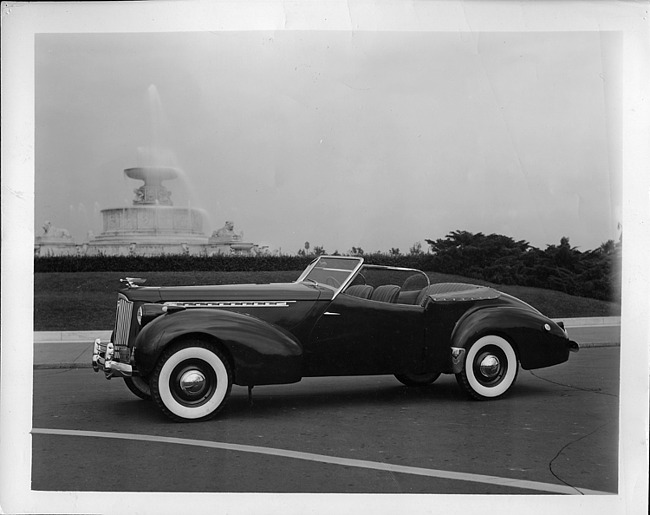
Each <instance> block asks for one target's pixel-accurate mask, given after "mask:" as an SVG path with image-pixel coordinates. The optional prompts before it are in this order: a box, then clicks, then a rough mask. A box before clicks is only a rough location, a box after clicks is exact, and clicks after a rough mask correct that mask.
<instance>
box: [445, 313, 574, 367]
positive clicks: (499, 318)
mask: <svg viewBox="0 0 650 515" xmlns="http://www.w3.org/2000/svg"><path fill="white" fill-rule="evenodd" d="M547 327H548V328H550V329H547ZM487 334H496V335H499V336H502V337H503V338H505V339H506V340H508V341H509V342H510V343H511V344H512V345H513V346H514V348H515V352H516V353H517V357H518V358H519V361H520V363H521V367H522V368H523V369H526V370H530V369H534V368H543V367H548V366H551V365H557V364H558V363H563V362H565V361H567V360H568V359H569V350H570V347H571V344H572V342H571V341H570V340H569V338H568V336H567V335H566V333H565V332H564V331H563V330H562V328H561V327H560V326H559V325H557V324H556V323H555V322H553V321H552V320H550V319H549V318H547V317H545V316H544V315H542V314H540V313H538V312H536V311H533V310H529V309H525V308H519V307H509V306H495V307H491V308H482V309H478V310H476V311H472V312H470V313H468V314H467V315H466V316H464V317H463V318H461V319H460V320H459V321H458V323H457V324H456V327H455V328H454V330H453V332H452V337H451V346H452V347H456V348H462V349H468V348H469V347H470V346H471V344H472V343H474V342H475V341H476V340H477V339H479V338H480V337H482V336H485V335H487Z"/></svg>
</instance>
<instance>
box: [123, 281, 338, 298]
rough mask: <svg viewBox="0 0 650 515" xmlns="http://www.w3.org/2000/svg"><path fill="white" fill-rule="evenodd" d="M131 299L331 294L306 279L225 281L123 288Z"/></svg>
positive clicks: (283, 296) (278, 296)
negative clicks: (206, 283)
mask: <svg viewBox="0 0 650 515" xmlns="http://www.w3.org/2000/svg"><path fill="white" fill-rule="evenodd" d="M123 293H124V294H125V295H126V296H127V297H129V298H130V299H131V300H142V301H145V302H161V301H162V302H174V301H208V300H222V301H226V300H227V301H245V300H246V301H251V300H296V301H315V300H318V298H319V297H320V296H321V295H327V292H326V291H325V290H324V289H321V288H318V287H316V286H315V285H312V284H305V283H277V284H223V285H213V286H160V287H157V286H140V287H135V288H131V289H128V290H123Z"/></svg>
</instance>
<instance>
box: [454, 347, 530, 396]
mask: <svg viewBox="0 0 650 515" xmlns="http://www.w3.org/2000/svg"><path fill="white" fill-rule="evenodd" d="M518 371H519V361H518V359H517V354H516V352H515V350H514V348H513V347H512V345H511V344H510V343H509V342H508V341H507V340H506V339H504V338H502V337H500V336H496V335H487V336H483V337H482V338H479V339H478V340H476V341H475V342H474V343H473V344H472V345H471V347H470V348H469V349H468V350H467V353H466V355H465V366H464V367H463V370H462V371H461V372H460V373H459V374H456V380H457V381H458V384H459V385H460V386H461V387H462V388H463V390H464V391H465V392H467V393H468V394H469V395H470V396H471V397H473V398H475V399H479V400H488V399H497V398H499V397H501V396H503V395H505V394H506V393H507V392H508V390H510V388H511V387H512V385H513V384H514V383H515V380H516V379H517V373H518Z"/></svg>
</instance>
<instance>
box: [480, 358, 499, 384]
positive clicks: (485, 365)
mask: <svg viewBox="0 0 650 515" xmlns="http://www.w3.org/2000/svg"><path fill="white" fill-rule="evenodd" d="M500 368H501V362H500V361H499V358H497V357H496V356H495V355H494V354H488V355H487V356H485V357H484V358H483V359H482V360H481V364H480V365H479V369H480V370H481V374H482V375H483V377H486V378H487V379H493V378H494V377H496V376H497V375H498V374H499V370H500Z"/></svg>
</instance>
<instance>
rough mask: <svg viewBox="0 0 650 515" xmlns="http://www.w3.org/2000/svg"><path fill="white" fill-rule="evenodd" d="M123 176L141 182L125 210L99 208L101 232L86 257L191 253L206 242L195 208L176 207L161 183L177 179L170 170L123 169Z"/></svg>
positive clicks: (172, 170)
mask: <svg viewBox="0 0 650 515" xmlns="http://www.w3.org/2000/svg"><path fill="white" fill-rule="evenodd" d="M124 173H125V174H126V176H127V177H129V178H131V179H136V180H141V181H143V182H144V184H143V185H142V186H140V187H139V188H136V189H134V190H133V192H134V193H135V199H134V200H133V205H132V206H129V207H120V208H110V209H102V216H103V222H104V224H103V232H102V233H101V234H99V235H98V236H97V237H96V238H94V239H93V240H91V241H90V242H89V249H88V254H107V255H109V254H110V255H115V254H117V255H126V254H136V253H137V254H139V255H156V254H188V253H191V254H195V253H200V252H198V250H199V249H198V248H197V246H199V247H201V250H202V247H204V246H205V245H206V244H207V242H208V240H207V237H206V236H205V234H204V233H203V214H202V212H201V211H199V210H198V209H194V208H190V207H176V206H174V205H173V202H172V200H171V192H170V191H169V190H168V189H167V188H166V187H165V186H163V181H166V180H171V179H175V178H176V177H178V170H177V169H175V168H170V167H159V166H148V167H138V168H127V169H126V170H124Z"/></svg>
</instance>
